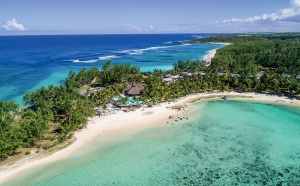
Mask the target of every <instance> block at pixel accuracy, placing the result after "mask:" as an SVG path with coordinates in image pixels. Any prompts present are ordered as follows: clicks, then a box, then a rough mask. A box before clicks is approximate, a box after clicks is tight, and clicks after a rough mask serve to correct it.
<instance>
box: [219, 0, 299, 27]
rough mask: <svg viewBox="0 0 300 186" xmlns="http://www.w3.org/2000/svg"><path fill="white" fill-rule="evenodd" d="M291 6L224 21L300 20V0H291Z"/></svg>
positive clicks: (224, 21)
mask: <svg viewBox="0 0 300 186" xmlns="http://www.w3.org/2000/svg"><path fill="white" fill-rule="evenodd" d="M290 3H291V6H292V7H291V8H285V9H281V10H279V11H278V12H276V13H272V14H263V15H261V16H254V17H250V18H247V19H228V20H223V23H227V22H240V23H252V22H258V21H290V22H300V0H291V1H290Z"/></svg>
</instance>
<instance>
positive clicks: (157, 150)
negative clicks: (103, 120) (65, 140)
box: [4, 100, 300, 186]
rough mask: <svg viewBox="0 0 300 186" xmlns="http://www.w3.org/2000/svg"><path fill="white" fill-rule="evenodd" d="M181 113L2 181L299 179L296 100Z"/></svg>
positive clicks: (202, 106) (42, 184) (201, 104)
mask: <svg viewBox="0 0 300 186" xmlns="http://www.w3.org/2000/svg"><path fill="white" fill-rule="evenodd" d="M184 117H185V118H188V119H185V118H184V119H183V120H181V121H180V122H179V123H178V122H176V123H175V122H171V123H168V124H167V123H165V124H162V126H161V127H153V128H148V129H144V130H142V131H139V132H137V133H134V134H130V136H128V140H126V137H124V140H121V141H119V142H116V143H112V144H109V145H108V146H106V147H105V148H104V147H103V143H104V144H105V143H107V141H109V140H107V139H103V138H99V139H95V140H93V141H92V142H91V143H90V144H88V145H87V146H85V147H83V148H82V149H81V151H79V152H76V153H74V154H72V155H71V157H70V158H68V159H64V160H60V161H57V162H54V163H51V164H49V165H44V166H41V167H36V168H34V169H31V170H28V172H26V173H24V174H22V175H19V176H18V177H16V178H14V179H13V180H11V181H9V182H7V183H5V184H4V185H14V186H15V185H30V186H34V185H39V186H48V185H49V186H50V185H299V184H300V146H299V144H300V109H299V107H288V106H280V105H272V104H265V103H256V102H246V101H234V100H230V101H224V100H205V101H198V102H196V103H194V104H193V105H191V109H190V111H189V112H188V113H186V114H185V115H184ZM172 123H173V124H174V125H172ZM124 135H126V134H124ZM128 135H129V134H128ZM110 137H111V138H112V139H114V138H119V137H120V136H110ZM129 139H130V140H129ZM100 144H102V145H100Z"/></svg>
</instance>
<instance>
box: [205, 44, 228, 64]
mask: <svg viewBox="0 0 300 186" xmlns="http://www.w3.org/2000/svg"><path fill="white" fill-rule="evenodd" d="M209 43H211V44H223V45H225V46H227V45H231V44H232V43H215V42H209ZM218 49H219V48H217V49H213V50H210V51H209V52H208V54H206V55H205V56H204V57H203V60H204V61H205V62H206V63H207V64H206V66H210V63H211V60H212V58H214V57H215V55H216V53H217V50H218Z"/></svg>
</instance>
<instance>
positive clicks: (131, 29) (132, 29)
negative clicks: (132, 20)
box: [127, 24, 142, 32]
mask: <svg viewBox="0 0 300 186" xmlns="http://www.w3.org/2000/svg"><path fill="white" fill-rule="evenodd" d="M127 30H129V31H139V32H142V29H141V28H140V27H138V26H133V25H131V24H129V25H128V27H127Z"/></svg>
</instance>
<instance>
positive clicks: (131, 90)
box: [124, 83, 144, 96]
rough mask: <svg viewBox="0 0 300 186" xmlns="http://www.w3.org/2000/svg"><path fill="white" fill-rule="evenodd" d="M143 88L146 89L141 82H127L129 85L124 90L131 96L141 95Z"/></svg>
mask: <svg viewBox="0 0 300 186" xmlns="http://www.w3.org/2000/svg"><path fill="white" fill-rule="evenodd" d="M143 90H144V85H142V84H140V83H132V84H127V87H126V88H125V90H124V92H125V94H127V95H129V96H139V95H141V94H142V92H143Z"/></svg>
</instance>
